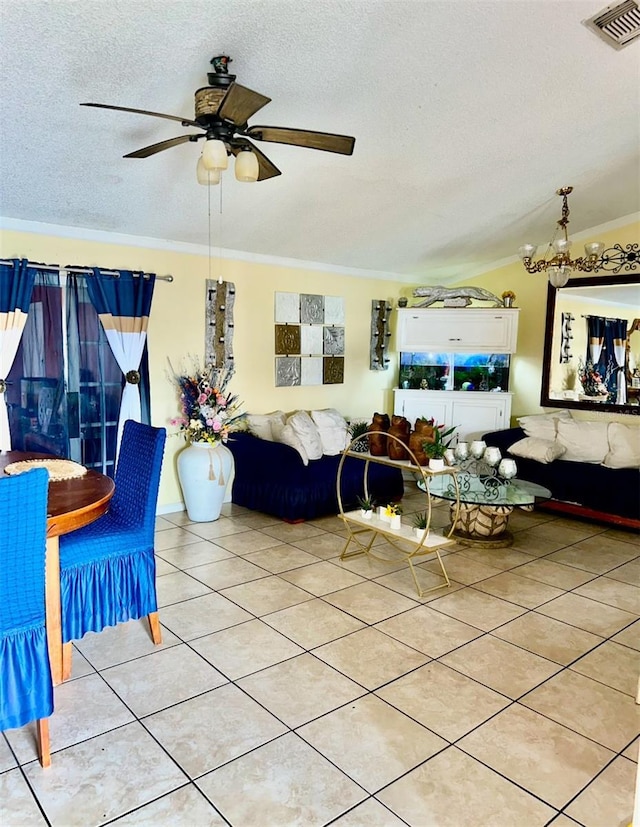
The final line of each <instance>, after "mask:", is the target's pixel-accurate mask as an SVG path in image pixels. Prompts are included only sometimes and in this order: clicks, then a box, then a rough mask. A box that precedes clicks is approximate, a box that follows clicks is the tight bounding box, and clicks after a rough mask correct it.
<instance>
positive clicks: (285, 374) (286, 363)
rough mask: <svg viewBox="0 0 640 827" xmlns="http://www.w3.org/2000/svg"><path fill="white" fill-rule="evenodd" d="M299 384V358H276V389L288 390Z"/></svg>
mask: <svg viewBox="0 0 640 827" xmlns="http://www.w3.org/2000/svg"><path fill="white" fill-rule="evenodd" d="M299 384H300V358H299V357H297V356H278V357H277V358H276V387H277V388H289V387H291V386H292V385H299Z"/></svg>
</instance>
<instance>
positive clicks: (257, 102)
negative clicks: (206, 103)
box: [218, 83, 271, 126]
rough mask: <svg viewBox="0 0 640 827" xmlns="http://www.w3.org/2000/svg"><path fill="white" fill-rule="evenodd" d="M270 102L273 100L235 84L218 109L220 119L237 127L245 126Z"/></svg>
mask: <svg viewBox="0 0 640 827" xmlns="http://www.w3.org/2000/svg"><path fill="white" fill-rule="evenodd" d="M270 101H271V98H267V97H265V96H264V95H261V94H260V93H259V92H254V91H253V90H252V89H247V87H246V86H240V84H239V83H233V84H231V87H230V88H229V91H228V92H227V94H226V95H225V96H224V100H223V101H222V104H221V106H220V108H219V109H218V117H219V118H224V119H225V120H228V121H232V122H233V123H234V124H236V125H237V126H241V125H242V124H245V123H246V122H247V121H248V120H249V118H250V117H251V116H252V115H254V114H255V113H256V112H257V111H258V109H262V107H263V106H266V105H267V104H268V103H269V102H270Z"/></svg>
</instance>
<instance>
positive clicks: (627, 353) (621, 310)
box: [540, 274, 640, 415]
mask: <svg viewBox="0 0 640 827" xmlns="http://www.w3.org/2000/svg"><path fill="white" fill-rule="evenodd" d="M625 322H626V325H625V324H624V323H625ZM625 329H626V337H625V339H624V340H621V338H620V337H621V333H620V331H622V330H625ZM589 359H591V360H592V361H593V362H595V363H596V370H597V372H598V374H599V376H600V378H601V380H602V384H604V385H605V387H606V388H607V389H608V390H609V393H608V394H606V393H603V392H600V393H598V392H597V391H598V390H599V391H602V390H603V389H602V386H601V385H600V387H598V386H597V383H596V386H595V387H594V385H593V384H592V383H587V384H591V386H590V387H587V386H586V385H585V383H582V382H581V381H580V374H581V368H582V367H583V366H584V365H585V364H586V363H587V360H589ZM540 404H541V405H542V406H544V407H552V408H576V409H579V410H586V411H596V410H597V411H606V412H609V413H612V412H616V413H625V414H635V415H640V275H638V274H631V275H629V274H625V275H615V276H613V275H609V276H597V275H596V276H590V277H581V278H572V279H570V280H569V281H568V282H567V284H566V286H565V287H561V288H558V289H556V288H554V287H553V286H552V285H551V284H550V285H549V286H548V292H547V320H546V330H545V343H544V359H543V367H542V388H541V394H540Z"/></svg>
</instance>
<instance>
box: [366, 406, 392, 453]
mask: <svg viewBox="0 0 640 827" xmlns="http://www.w3.org/2000/svg"><path fill="white" fill-rule="evenodd" d="M390 426H391V423H390V421H389V416H388V414H380V413H374V415H373V420H372V422H371V425H369V432H370V433H369V453H370V454H371V456H372V457H386V456H387V441H388V440H387V433H386V432H387V431H388V430H389V427H390ZM376 431H383V432H384V433H375V432H376Z"/></svg>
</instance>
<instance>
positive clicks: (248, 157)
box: [235, 149, 260, 182]
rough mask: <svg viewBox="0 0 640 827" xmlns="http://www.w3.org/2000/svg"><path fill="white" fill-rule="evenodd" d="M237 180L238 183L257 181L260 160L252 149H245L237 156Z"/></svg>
mask: <svg viewBox="0 0 640 827" xmlns="http://www.w3.org/2000/svg"><path fill="white" fill-rule="evenodd" d="M235 173H236V179H237V180H238V181H247V182H252V181H257V180H258V175H259V174H260V165H259V164H258V158H257V157H256V155H255V154H254V153H253V152H251V150H250V149H243V150H241V151H240V152H238V154H237V155H236V165H235Z"/></svg>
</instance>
